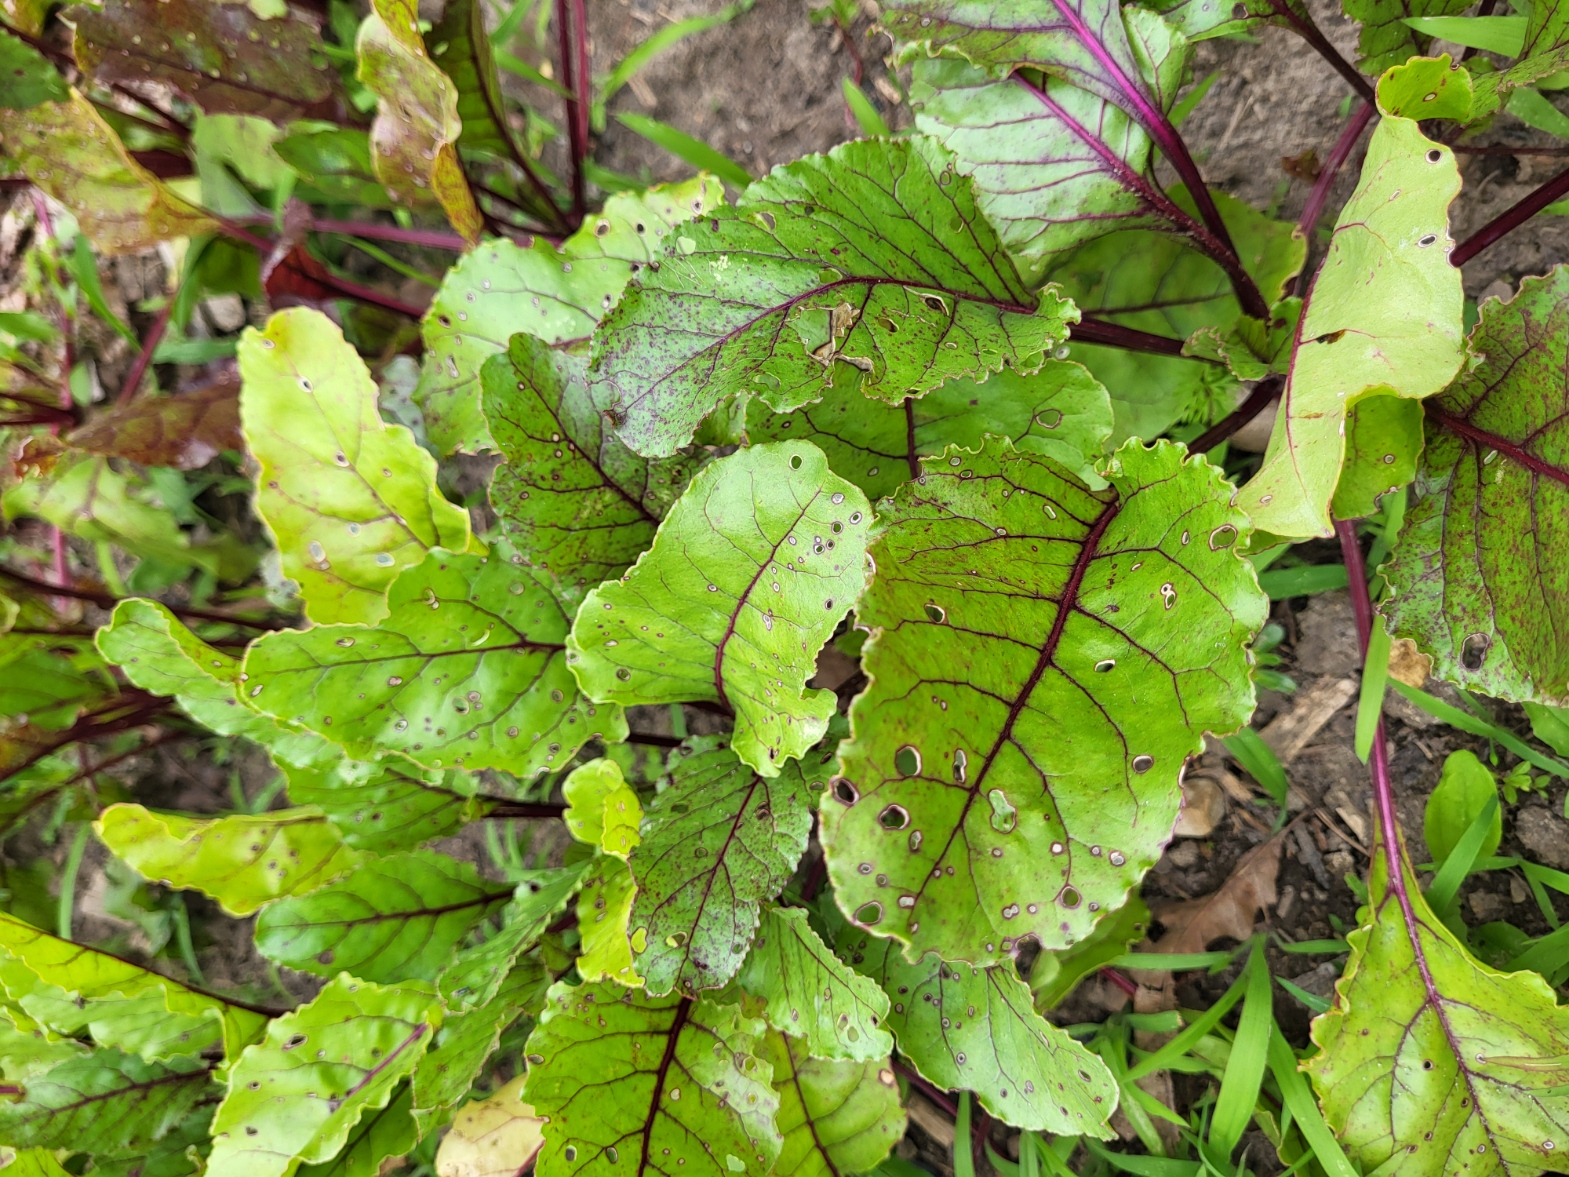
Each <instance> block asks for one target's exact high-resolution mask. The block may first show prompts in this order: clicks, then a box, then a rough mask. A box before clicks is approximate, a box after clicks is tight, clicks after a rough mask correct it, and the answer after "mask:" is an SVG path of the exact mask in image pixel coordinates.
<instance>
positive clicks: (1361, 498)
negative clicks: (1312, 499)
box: [1330, 396, 1422, 519]
mask: <svg viewBox="0 0 1569 1177" xmlns="http://www.w3.org/2000/svg"><path fill="white" fill-rule="evenodd" d="M1421 453H1422V406H1421V405H1419V404H1417V403H1416V401H1411V400H1406V399H1405V398H1404V397H1400V396H1370V397H1368V398H1366V399H1365V400H1360V401H1358V402H1357V403H1356V404H1354V405H1353V406H1351V411H1350V412H1349V413H1348V414H1346V457H1345V464H1344V465H1343V466H1342V467H1341V469H1340V481H1339V482H1338V483H1336V484H1335V497H1334V499H1333V500H1332V501H1331V503H1330V509H1331V510H1332V511H1333V512H1334V515H1335V518H1336V519H1361V518H1362V517H1363V516H1365V515H1372V514H1374V513H1375V512H1376V511H1377V510H1378V504H1379V501H1380V499H1381V498H1382V497H1383V496H1384V495H1386V494H1392V493H1394V492H1395V491H1397V490H1399V489H1400V488H1401V487H1403V486H1405V485H1406V484H1408V483H1409V482H1410V481H1411V480H1412V479H1413V478H1415V477H1416V464H1417V459H1418V458H1419V457H1420V456H1421Z"/></svg>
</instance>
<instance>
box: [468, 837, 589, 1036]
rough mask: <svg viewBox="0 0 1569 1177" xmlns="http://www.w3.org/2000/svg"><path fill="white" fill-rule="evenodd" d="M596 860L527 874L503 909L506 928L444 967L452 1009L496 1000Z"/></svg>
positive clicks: (502, 916) (487, 1003) (503, 922)
mask: <svg viewBox="0 0 1569 1177" xmlns="http://www.w3.org/2000/svg"><path fill="white" fill-rule="evenodd" d="M592 863H593V860H592V859H589V860H587V861H584V862H579V863H575V864H573V865H572V866H567V867H562V868H561V869H560V870H532V871H524V872H522V874H523V878H522V881H520V882H519V883H518V885H517V889H516V890H515V891H514V892H513V897H512V901H511V902H510V903H508V904H507V906H506V908H505V910H503V911H502V913H501V927H500V928H499V929H497V930H496V931H495V932H494V933H493V934H491V935H490V936H489V937H488V938H486V939H484V940H482V941H481V942H480V943H478V944H473V945H470V946H469V947H467V948H463V949H460V950H459V951H458V952H456V953H454V954H453V958H452V962H451V963H450V964H449V965H448V966H447V967H446V968H445V969H444V970H443V971H442V974H441V979H440V981H439V986H438V987H439V988H440V990H441V999H442V1001H444V1002H445V1003H446V1005H447V1009H448V1010H450V1011H453V1012H458V1011H462V1010H469V1009H473V1008H475V1007H476V1006H485V1005H489V1004H490V1003H491V1002H492V1001H494V1000H495V998H496V994H497V993H498V992H499V991H500V989H501V986H502V984H503V983H504V982H505V980H506V979H507V977H508V976H509V975H510V973H511V970H512V967H513V965H514V963H515V962H516V961H517V959H518V957H519V956H520V955H521V954H522V953H523V951H524V949H526V948H528V947H529V946H530V945H531V944H533V943H534V942H535V941H536V940H538V939H539V937H540V935H541V934H542V933H543V932H544V931H545V929H546V927H547V926H548V925H549V924H550V923H551V921H552V920H553V919H555V917H556V916H557V915H559V914H560V913H561V911H562V909H564V908H565V907H566V905H567V901H568V900H569V899H571V898H572V896H573V894H574V893H575V892H576V891H577V889H578V887H579V886H581V885H582V882H583V878H584V876H585V875H586V874H587V873H588V870H589V867H590V866H591V865H592Z"/></svg>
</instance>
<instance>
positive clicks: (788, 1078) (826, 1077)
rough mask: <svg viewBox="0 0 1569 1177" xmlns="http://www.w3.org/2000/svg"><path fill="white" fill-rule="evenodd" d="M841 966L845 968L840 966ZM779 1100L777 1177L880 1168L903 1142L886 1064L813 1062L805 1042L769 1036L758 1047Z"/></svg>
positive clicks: (830, 1176) (821, 1176)
mask: <svg viewBox="0 0 1569 1177" xmlns="http://www.w3.org/2000/svg"><path fill="white" fill-rule="evenodd" d="M841 967H842V966H841ZM759 1053H760V1055H761V1057H762V1058H763V1059H765V1060H766V1061H768V1062H769V1063H771V1064H773V1068H774V1090H775V1091H776V1092H778V1094H779V1112H778V1115H777V1116H776V1118H775V1123H776V1124H777V1126H778V1129H779V1135H780V1136H781V1137H783V1138H784V1146H783V1147H782V1148H781V1149H780V1150H779V1159H778V1160H777V1161H775V1162H774V1169H773V1171H774V1172H775V1173H776V1174H778V1177H838V1175H839V1174H841V1173H867V1172H870V1171H872V1170H873V1169H875V1168H876V1167H877V1166H878V1165H879V1164H880V1163H881V1162H882V1161H883V1159H884V1158H885V1157H887V1156H888V1154H889V1153H890V1152H892V1151H893V1146H894V1145H895V1144H897V1143H898V1142H899V1140H900V1139H901V1138H902V1137H903V1136H904V1131H905V1117H904V1108H902V1107H900V1106H899V1083H898V1080H897V1079H895V1078H894V1073H893V1068H892V1067H890V1066H889V1063H888V1060H887V1059H886V1058H882V1059H868V1060H866V1061H864V1062H837V1061H831V1060H827V1059H818V1058H813V1057H812V1055H811V1051H810V1050H809V1049H808V1048H807V1046H806V1044H805V1043H804V1042H803V1041H801V1040H800V1039H799V1038H787V1037H785V1035H783V1034H781V1033H779V1032H778V1031H777V1030H771V1031H769V1032H768V1034H766V1035H765V1036H764V1038H763V1041H762V1043H761V1048H760V1052H759Z"/></svg>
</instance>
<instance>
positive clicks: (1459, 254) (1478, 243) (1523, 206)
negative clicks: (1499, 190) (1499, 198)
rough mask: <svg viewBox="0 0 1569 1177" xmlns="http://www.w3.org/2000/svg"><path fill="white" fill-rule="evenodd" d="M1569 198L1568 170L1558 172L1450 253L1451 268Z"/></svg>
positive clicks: (1464, 262)
mask: <svg viewBox="0 0 1569 1177" xmlns="http://www.w3.org/2000/svg"><path fill="white" fill-rule="evenodd" d="M1564 196H1569V169H1566V170H1565V171H1562V172H1559V173H1558V174H1557V175H1556V176H1554V177H1553V178H1552V179H1551V180H1549V181H1547V183H1545V184H1543V185H1542V186H1541V187H1540V188H1538V189H1537V190H1536V191H1534V192H1532V193H1531V194H1530V195H1529V196H1527V197H1526V198H1525V199H1524V200H1522V201H1520V202H1519V203H1518V204H1516V205H1515V206H1514V207H1512V208H1508V209H1505V210H1504V211H1503V212H1502V213H1500V214H1499V215H1498V216H1496V217H1494V218H1493V219H1492V220H1490V221H1488V222H1487V224H1485V225H1483V226H1482V227H1481V228H1480V229H1478V230H1477V231H1476V232H1475V233H1473V234H1471V236H1469V237H1467V238H1466V239H1465V240H1464V241H1462V242H1461V243H1460V244H1459V245H1457V246H1455V247H1454V249H1453V250H1451V251H1450V254H1449V261H1450V264H1451V265H1456V266H1463V265H1465V264H1466V262H1468V261H1470V260H1471V259H1472V258H1474V257H1475V256H1476V255H1477V254H1479V253H1481V252H1482V251H1483V250H1484V249H1486V248H1487V247H1488V246H1489V245H1492V244H1493V243H1494V242H1496V241H1497V240H1498V239H1499V238H1501V237H1503V236H1504V235H1505V234H1506V233H1509V232H1512V231H1513V230H1515V229H1518V228H1519V227H1520V226H1521V225H1523V224H1525V222H1527V221H1528V220H1530V219H1531V218H1532V217H1534V216H1535V215H1536V214H1537V213H1539V212H1541V211H1542V210H1543V209H1544V208H1546V207H1547V206H1548V205H1550V204H1552V203H1553V201H1555V200H1559V199H1561V198H1563V197H1564Z"/></svg>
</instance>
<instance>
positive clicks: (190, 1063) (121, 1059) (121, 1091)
mask: <svg viewBox="0 0 1569 1177" xmlns="http://www.w3.org/2000/svg"><path fill="white" fill-rule="evenodd" d="M213 1090H214V1089H213V1086H212V1081H211V1079H210V1077H209V1075H208V1070H207V1068H206V1067H205V1066H203V1065H202V1064H201V1063H200V1062H198V1061H197V1060H195V1059H191V1058H185V1059H178V1060H176V1061H174V1062H172V1063H168V1064H163V1063H149V1062H144V1061H143V1060H141V1059H140V1058H137V1057H136V1056H135V1055H132V1054H122V1053H121V1052H120V1051H118V1050H110V1049H103V1050H95V1051H93V1052H92V1053H91V1054H84V1055H82V1056H81V1057H79V1058H74V1059H69V1060H67V1061H66V1062H63V1063H61V1064H60V1065H59V1066H57V1067H54V1068H53V1069H51V1070H50V1071H48V1072H47V1073H45V1074H43V1075H40V1076H37V1077H36V1078H34V1079H32V1080H31V1081H29V1082H28V1084H27V1086H26V1090H25V1091H24V1093H23V1094H22V1095H21V1096H20V1097H19V1098H15V1099H7V1100H5V1101H3V1102H0V1139H3V1140H4V1141H5V1142H6V1143H7V1144H8V1145H11V1146H12V1147H14V1148H45V1149H51V1150H53V1149H66V1150H69V1151H70V1152H86V1153H95V1154H104V1155H108V1156H113V1155H115V1154H135V1153H138V1152H142V1151H144V1150H146V1149H148V1148H149V1147H151V1145H152V1144H153V1142H154V1141H156V1140H158V1138H159V1137H161V1136H163V1135H164V1134H165V1133H167V1132H168V1131H169V1130H170V1129H172V1128H174V1127H175V1125H177V1124H178V1123H179V1122H180V1121H181V1120H183V1119H185V1117H186V1116H187V1115H188V1114H189V1113H190V1112H191V1111H192V1109H194V1108H195V1107H196V1106H197V1105H198V1104H199V1103H201V1102H204V1101H206V1100H209V1099H210V1098H211V1096H212V1094H213Z"/></svg>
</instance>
